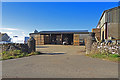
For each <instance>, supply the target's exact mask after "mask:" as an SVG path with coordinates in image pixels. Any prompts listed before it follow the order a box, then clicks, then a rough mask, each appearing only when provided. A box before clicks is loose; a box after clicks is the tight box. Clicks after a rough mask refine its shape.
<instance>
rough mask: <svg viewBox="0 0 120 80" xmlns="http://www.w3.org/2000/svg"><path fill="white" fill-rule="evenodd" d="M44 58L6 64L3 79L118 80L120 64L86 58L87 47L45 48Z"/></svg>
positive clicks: (27, 58) (37, 57)
mask: <svg viewBox="0 0 120 80" xmlns="http://www.w3.org/2000/svg"><path fill="white" fill-rule="evenodd" d="M37 51H41V52H43V53H44V54H41V55H35V56H30V57H24V58H19V59H12V60H5V61H3V62H2V68H3V69H2V70H3V71H2V72H3V73H2V76H3V78H117V77H118V63H115V62H110V61H105V60H101V59H94V58H90V57H86V56H84V54H85V52H84V51H85V49H84V46H66V45H42V46H37Z"/></svg>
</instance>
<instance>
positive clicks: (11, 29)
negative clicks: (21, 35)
mask: <svg viewBox="0 0 120 80" xmlns="http://www.w3.org/2000/svg"><path fill="white" fill-rule="evenodd" d="M0 30H9V31H17V30H19V29H16V28H0Z"/></svg>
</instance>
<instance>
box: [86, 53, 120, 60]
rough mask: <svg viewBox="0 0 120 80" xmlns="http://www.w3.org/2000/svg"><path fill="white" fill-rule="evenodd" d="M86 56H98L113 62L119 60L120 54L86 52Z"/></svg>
mask: <svg viewBox="0 0 120 80" xmlns="http://www.w3.org/2000/svg"><path fill="white" fill-rule="evenodd" d="M87 56H89V57H92V58H100V59H103V60H109V61H114V62H120V55H119V54H108V55H106V54H100V53H99V54H87Z"/></svg>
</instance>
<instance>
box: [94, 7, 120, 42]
mask: <svg viewBox="0 0 120 80" xmlns="http://www.w3.org/2000/svg"><path fill="white" fill-rule="evenodd" d="M93 32H95V33H96V38H98V40H101V41H106V40H112V41H115V40H118V41H119V40H120V6H118V7H114V8H111V9H108V10H105V11H104V12H103V13H102V16H101V17H100V20H99V22H98V25H97V27H96V29H93ZM99 36H100V37H99Z"/></svg>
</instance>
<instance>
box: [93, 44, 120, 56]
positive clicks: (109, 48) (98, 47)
mask: <svg viewBox="0 0 120 80" xmlns="http://www.w3.org/2000/svg"><path fill="white" fill-rule="evenodd" d="M91 53H107V54H120V46H119V44H115V43H105V42H103V43H97V42H94V43H93V44H92V47H91Z"/></svg>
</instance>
